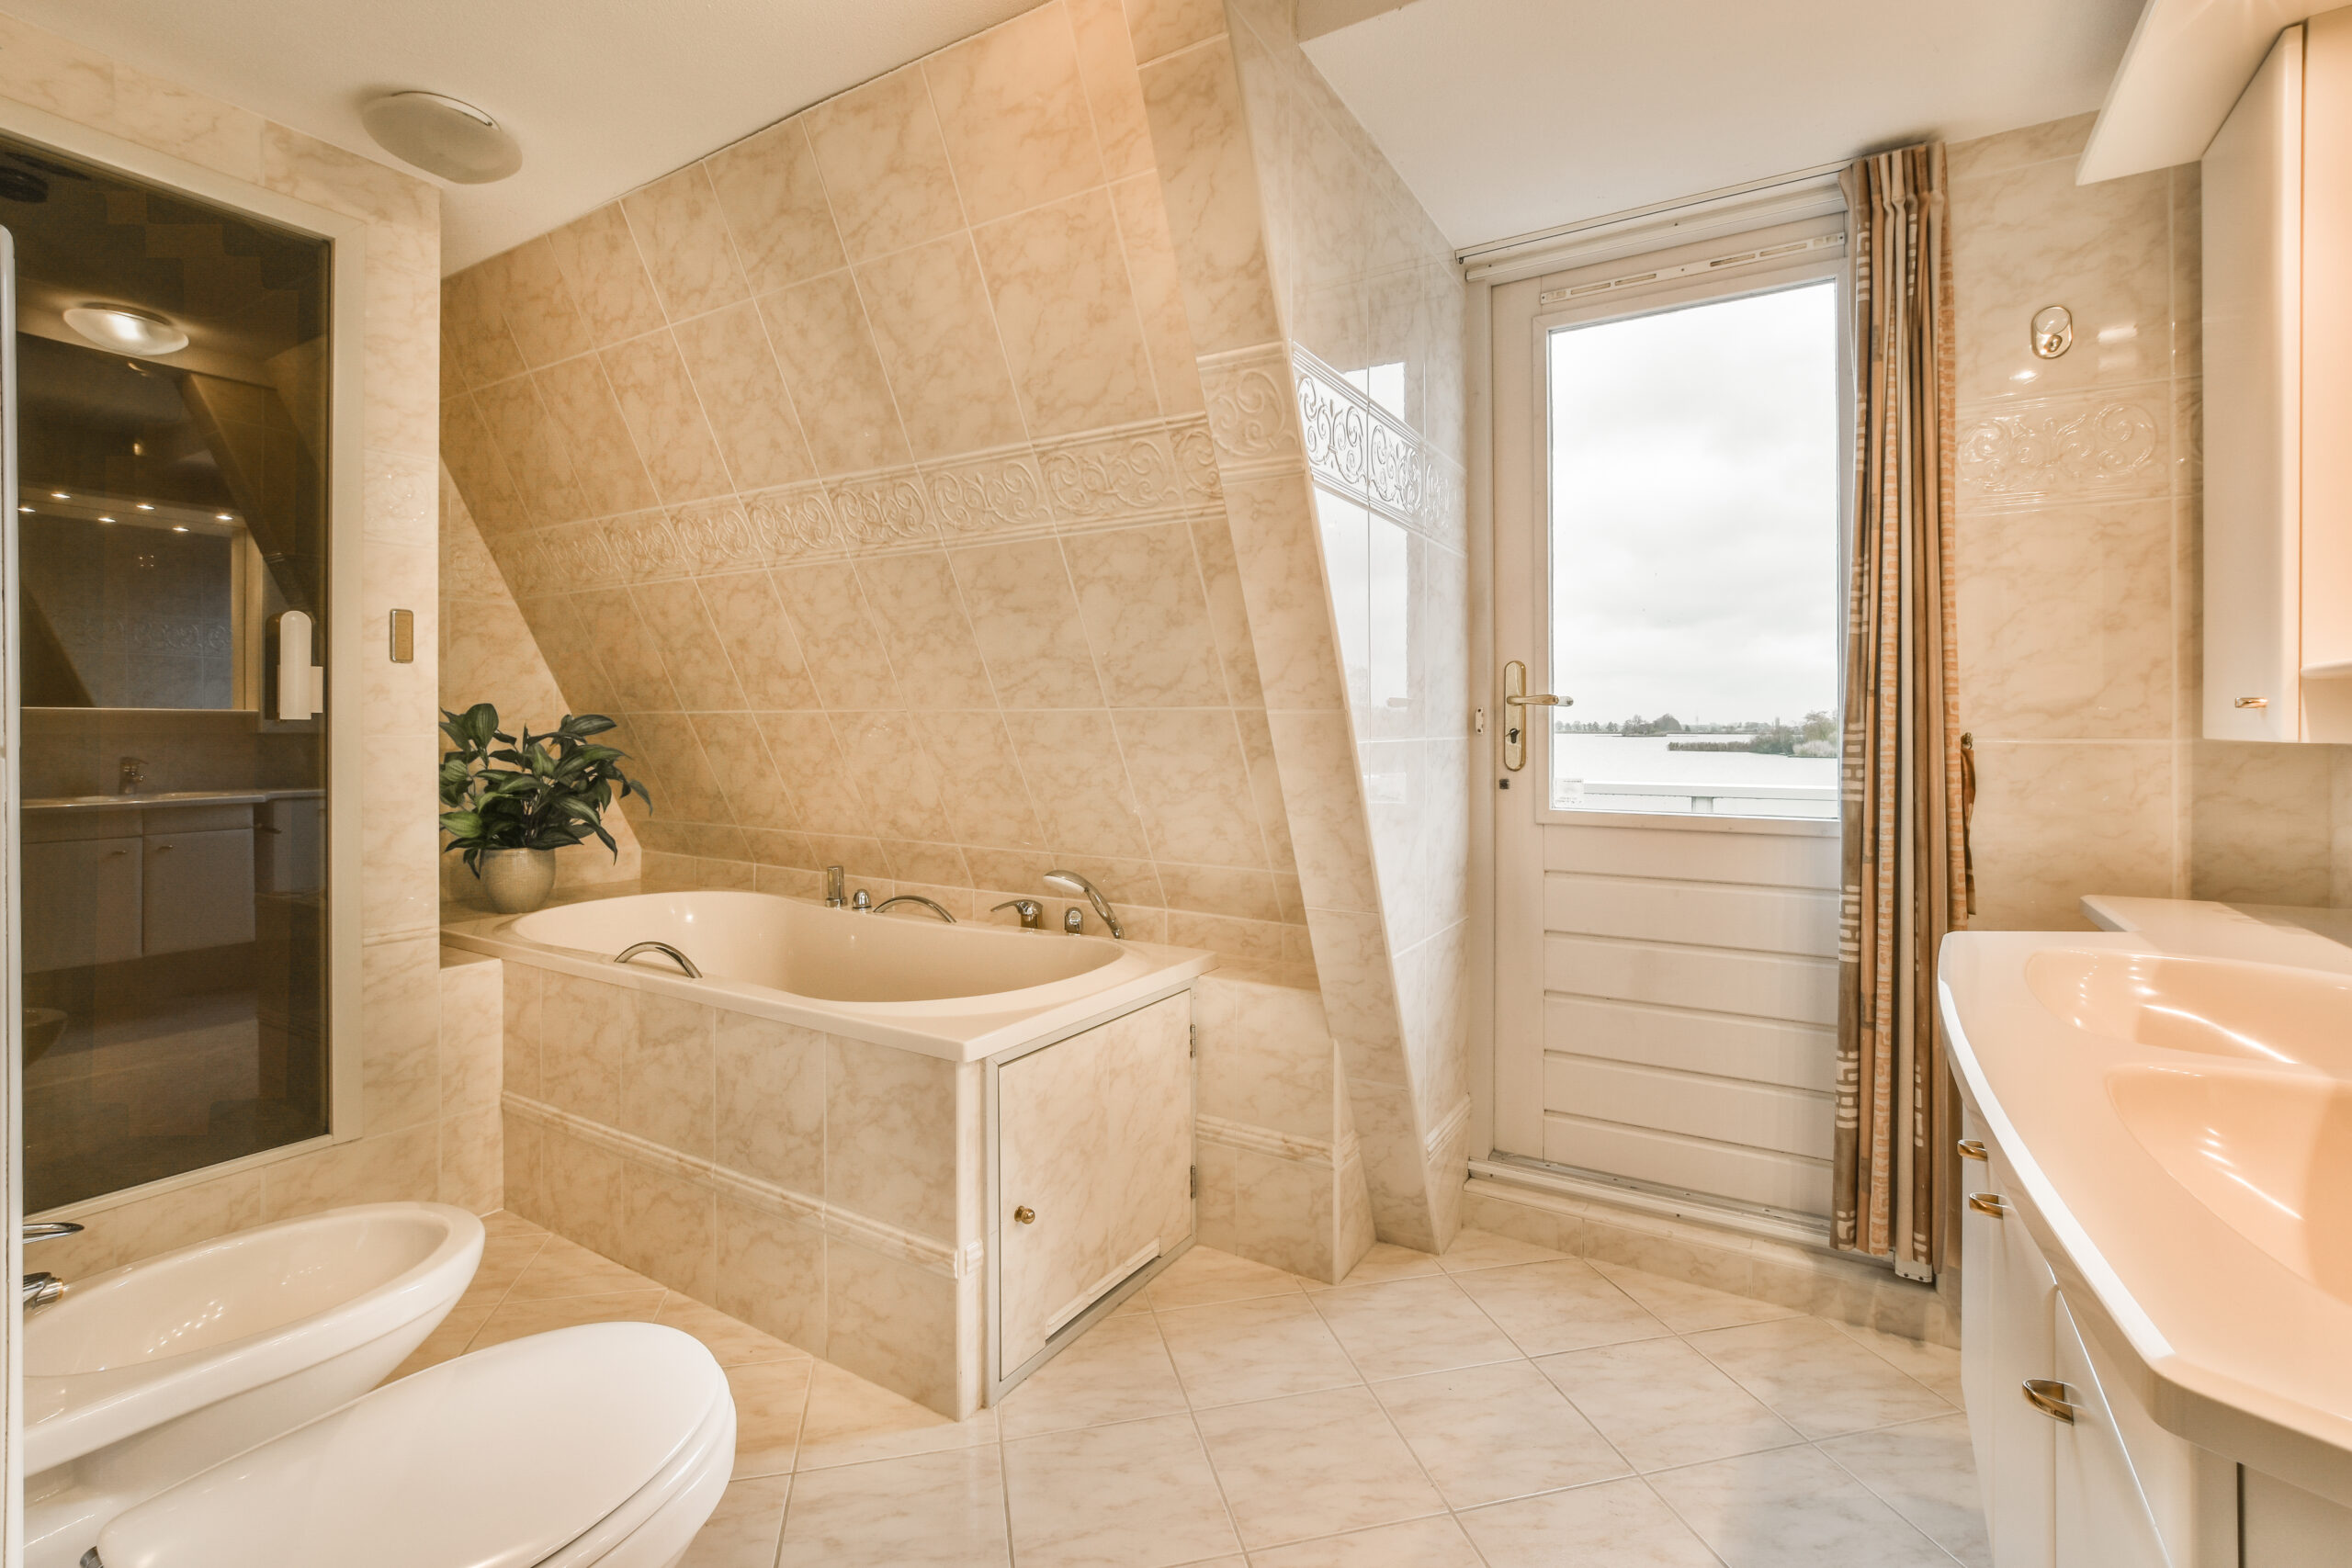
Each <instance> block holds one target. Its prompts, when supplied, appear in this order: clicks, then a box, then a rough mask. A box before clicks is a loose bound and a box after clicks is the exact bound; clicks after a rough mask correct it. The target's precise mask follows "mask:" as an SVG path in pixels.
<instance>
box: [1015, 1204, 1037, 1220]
mask: <svg viewBox="0 0 2352 1568" xmlns="http://www.w3.org/2000/svg"><path fill="white" fill-rule="evenodd" d="M1012 1218H1013V1220H1014V1222H1015V1223H1017V1224H1024V1225H1034V1224H1036V1223H1037V1211H1036V1210H1035V1209H1033V1208H1031V1207H1030V1206H1029V1205H1028V1204H1026V1203H1023V1204H1022V1205H1021V1207H1019V1208H1018V1209H1015V1210H1013V1211H1012Z"/></svg>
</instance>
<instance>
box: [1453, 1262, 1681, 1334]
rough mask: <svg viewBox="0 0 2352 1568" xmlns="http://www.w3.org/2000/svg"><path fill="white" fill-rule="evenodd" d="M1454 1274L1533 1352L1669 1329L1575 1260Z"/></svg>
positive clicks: (1596, 1273)
mask: <svg viewBox="0 0 2352 1568" xmlns="http://www.w3.org/2000/svg"><path fill="white" fill-rule="evenodd" d="M1452 1278H1453V1280H1454V1281H1455V1283H1457V1284H1459V1285H1460V1286H1461V1287H1462V1289H1463V1290H1464V1292H1468V1294H1469V1296H1470V1299H1471V1300H1472V1301H1475V1302H1476V1303H1478V1304H1479V1305H1480V1306H1481V1307H1483V1308H1485V1309H1486V1313H1487V1316H1488V1317H1491V1318H1493V1319H1494V1320H1495V1322H1496V1323H1497V1324H1498V1325H1500V1326H1501V1328H1502V1331H1503V1332H1504V1333H1506V1334H1508V1335H1510V1337H1511V1338H1512V1339H1513V1340H1515V1341H1517V1343H1518V1345H1519V1348H1521V1349H1522V1350H1524V1351H1526V1352H1527V1353H1528V1354H1529V1355H1531V1356H1544V1355H1550V1354H1552V1353H1553V1352H1555V1351H1558V1350H1582V1349H1585V1348H1588V1347H1589V1346H1593V1345H1615V1344H1619V1343H1622V1342H1623V1341H1624V1340H1628V1339H1650V1338H1655V1337H1657V1336H1659V1335H1661V1334H1664V1333H1665V1332H1666V1331H1667V1328H1666V1325H1664V1324H1662V1323H1660V1322H1659V1321H1658V1320H1657V1318H1655V1317H1653V1316H1652V1315H1650V1314H1648V1313H1647V1312H1645V1311H1644V1310H1643V1309H1642V1307H1641V1306H1640V1304H1639V1303H1636V1302H1635V1301H1634V1299H1633V1298H1632V1297H1631V1296H1628V1295H1627V1294H1626V1293H1625V1292H1623V1291H1621V1290H1619V1289H1618V1288H1617V1287H1616V1286H1614V1285H1612V1284H1611V1283H1610V1282H1609V1281H1608V1280H1605V1279H1603V1278H1602V1277H1601V1276H1600V1274H1599V1273H1598V1272H1596V1271H1595V1270H1594V1269H1592V1268H1591V1266H1590V1265H1589V1264H1587V1263H1584V1262H1582V1261H1580V1260H1578V1259H1576V1258H1564V1259H1562V1260H1561V1261H1559V1262H1557V1263H1515V1264H1511V1265H1510V1266H1508V1267H1505V1268H1501V1269H1474V1270H1472V1271H1471V1272H1469V1273H1466V1274H1456V1275H1453V1276H1452Z"/></svg>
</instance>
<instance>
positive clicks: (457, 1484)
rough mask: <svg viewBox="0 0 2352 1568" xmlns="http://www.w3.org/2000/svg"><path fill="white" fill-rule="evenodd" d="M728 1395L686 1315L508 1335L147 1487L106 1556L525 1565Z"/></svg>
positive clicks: (404, 1565)
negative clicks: (156, 1490) (153, 1492)
mask: <svg viewBox="0 0 2352 1568" xmlns="http://www.w3.org/2000/svg"><path fill="white" fill-rule="evenodd" d="M728 1398H729V1394H728V1391H727V1377H726V1374H725V1373H723V1372H721V1371H719V1370H718V1362H717V1361H716V1360H714V1359H712V1358H711V1354H710V1352H709V1351H708V1350H707V1349H705V1348H703V1347H702V1346H701V1345H700V1344H699V1343H698V1342H696V1341H695V1340H694V1339H693V1338H691V1337H688V1336H686V1335H684V1334H681V1333H679V1332H678V1331H677V1330H676V1329H674V1328H665V1327H662V1326H661V1325H656V1324H650V1323H598V1324H587V1325H582V1326H580V1327H577V1328H560V1329H557V1330H555V1331H554V1332H553V1333H549V1334H539V1335H534V1336H532V1337H529V1338H527V1339H516V1340H511V1341H509V1342H508V1343H506V1344H504V1345H499V1346H494V1347H492V1348H490V1349H487V1350H481V1351H477V1352H475V1353H474V1354H473V1355H470V1356H460V1357H458V1359H456V1360H454V1361H444V1362H443V1363H441V1364H440V1365H439V1366H437V1367H430V1368H427V1369H426V1370H425V1371H421V1372H418V1373H416V1374H415V1375H413V1376H412V1377H407V1378H403V1379H401V1381H400V1382H396V1383H391V1384H389V1385H388V1386H386V1387H383V1388H380V1389H378V1390H376V1391H375V1392H374V1393H368V1394H364V1395H362V1396H361V1397H359V1398H358V1399H356V1400H354V1401H352V1402H351V1403H350V1404H346V1405H344V1406H342V1407H341V1408H340V1409H337V1410H334V1411H330V1412H329V1413H328V1414H326V1415H324V1416H320V1417H319V1418H318V1419H317V1420H315V1421H312V1422H311V1423H310V1424H309V1425H307V1426H303V1427H296V1428H295V1429H294V1430H293V1431H291V1432H288V1433H287V1434H286V1435H285V1436H283V1437H279V1438H272V1439H271V1440H270V1441H268V1442H266V1443H264V1444H263V1445H261V1447H259V1448H256V1449H252V1450H248V1451H246V1452H245V1453H243V1454H240V1455H239V1456H237V1457H236V1458H235V1459H232V1460H229V1461H225V1462H223V1463H221V1464H218V1465H215V1466H214V1467H213V1468H212V1469H210V1470H208V1471H206V1472H204V1473H203V1474H201V1475H198V1476H195V1477H193V1478H192V1479H190V1480H187V1481H184V1482H182V1483H180V1484H179V1485H177V1486H175V1487H173V1488H171V1489H170V1490H169V1491H166V1492H164V1493H162V1494H160V1495H157V1496H154V1497H152V1498H150V1499H148V1500H147V1501H146V1502H144V1503H141V1504H140V1505H139V1506H137V1507H135V1508H130V1509H128V1510H126V1511H125V1512H124V1513H122V1514H120V1515H119V1516H117V1517H116V1518H115V1519H114V1520H113V1522H112V1523H110V1524H108V1525H107V1527H106V1529H104V1530H102V1531H101V1532H100V1533H99V1536H98V1555H99V1557H100V1558H101V1559H102V1560H103V1561H104V1562H105V1563H106V1564H107V1568H318V1565H320V1564H322V1563H334V1564H336V1565H337V1568H527V1565H529V1564H533V1563H537V1562H542V1561H543V1560H545V1559H546V1558H548V1556H550V1555H552V1554H553V1553H554V1552H555V1551H558V1550H559V1549H560V1548H561V1547H562V1546H564V1545H565V1544H567V1543H568V1542H570V1541H571V1540H575V1539H577V1538H578V1537H579V1536H580V1535H581V1534H582V1532H584V1531H586V1530H588V1529H591V1528H592V1527H594V1525H595V1524H596V1522H597V1521H598V1520H600V1519H602V1518H604V1517H605V1516H606V1515H607V1514H610V1513H611V1512H612V1511H613V1510H614V1509H616V1508H617V1507H619V1506H621V1505H622V1504H624V1503H626V1502H628V1500H629V1499H630V1498H631V1497H632V1496H634V1495H636V1494H637V1493H638V1492H639V1491H641V1490H642V1489H643V1488H644V1487H645V1486H646V1485H647V1484H648V1483H650V1482H652V1481H653V1480H654V1478H655V1477H656V1476H657V1475H658V1474H660V1473H661V1472H662V1469H663V1467H664V1466H665V1465H668V1464H669V1463H671V1461H673V1460H674V1459H676V1458H677V1457H678V1456H679V1454H680V1453H681V1451H682V1450H684V1449H685V1448H686V1447H687V1446H688V1445H689V1444H690V1443H691V1442H693V1441H694V1440H695V1437H696V1435H697V1434H698V1433H700V1432H701V1431H702V1430H703V1428H704V1427H705V1425H706V1423H707V1421H708V1419H709V1417H710V1416H711V1414H712V1412H713V1411H714V1409H715V1408H716V1407H717V1406H718V1404H719V1403H720V1402H721V1401H724V1400H726V1399H728Z"/></svg>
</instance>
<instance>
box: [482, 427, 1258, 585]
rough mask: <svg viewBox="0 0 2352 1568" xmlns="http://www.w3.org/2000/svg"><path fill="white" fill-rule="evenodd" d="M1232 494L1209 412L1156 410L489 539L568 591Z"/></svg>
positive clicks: (1146, 517)
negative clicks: (1123, 421) (1162, 415)
mask: <svg viewBox="0 0 2352 1568" xmlns="http://www.w3.org/2000/svg"><path fill="white" fill-rule="evenodd" d="M1224 495H1225V491H1224V486H1223V482H1222V480H1221V479H1220V477H1219V474H1218V471H1217V464H1216V453H1215V449H1214V447H1213V445H1212V442H1211V439H1210V434H1209V426H1208V423H1207V422H1206V421H1205V420H1204V419H1198V418H1195V419H1188V420H1165V421H1159V420H1155V421H1151V422H1149V423H1141V424H1133V425H1123V426H1120V427H1117V428H1115V429H1110V430H1100V431H1090V432H1088V433H1086V434H1082V435H1074V436H1067V437H1063V438H1060V439H1057V440H1051V441H1039V442H1033V443H1025V444H1023V445H1022V446H1013V447H1001V448H998V449H996V450H994V451H989V452H978V453H970V454H967V455H965V456H961V457H953V458H948V459H946V460H944V461H941V462H934V463H922V464H910V465H907V466H905V467H901V468H885V469H880V470H877V471H875V472H871V473H864V474H850V475H844V476H842V477H840V478H836V479H816V480H811V481H809V482H808V483H805V484H797V485H787V486H784V487H782V488H780V489H776V490H769V491H754V492H752V493H751V494H748V495H736V496H720V497H716V498H714V499H712V500H709V501H701V502H689V503H687V504H685V505H683V506H673V507H655V508H650V509H649V510H646V511H642V512H630V513H621V514H619V515H617V516H611V517H599V518H593V519H590V520H587V521H584V522H578V523H562V524H557V525H553V526H551V527H544V528H537V529H532V530H528V531H525V532H516V533H509V534H503V535H500V536H497V537H495V538H493V539H492V540H490V541H489V543H490V547H491V551H492V554H493V555H494V556H496V557H497V558H498V562H499V566H500V568H501V569H502V570H503V571H504V572H505V573H506V576H507V580H508V581H509V582H510V584H512V586H513V587H514V588H515V591H516V592H518V593H524V594H532V595H537V594H547V593H568V592H581V591H582V590H585V589H594V588H613V587H619V586H622V585H624V584H634V583H643V582H657V581H662V580H664V579H667V578H674V577H688V576H705V575H708V574H711V573H716V572H726V571H739V570H746V569H749V568H752V567H759V566H781V565H787V564H792V563H796V562H800V561H815V560H833V559H842V558H854V557H857V556H862V555H874V554H879V553H883V552H888V551H893V550H905V549H919V548H922V547H933V548H937V547H941V546H944V545H953V544H960V543H966V542H969V541H974V540H981V539H1015V538H1024V537H1033V536H1040V535H1047V534H1054V533H1059V532H1065V531H1074V530H1080V529H1091V528H1103V527H1116V526H1121V525H1132V524H1142V523H1156V522H1168V521H1173V520H1177V519H1183V518H1193V517H1199V516H1204V515H1214V514H1215V513H1216V512H1217V511H1218V510H1219V509H1220V508H1221V507H1222V505H1223V503H1224Z"/></svg>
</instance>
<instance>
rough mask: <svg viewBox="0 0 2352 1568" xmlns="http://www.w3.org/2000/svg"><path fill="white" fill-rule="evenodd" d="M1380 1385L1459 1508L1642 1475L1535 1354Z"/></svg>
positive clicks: (1424, 1464) (1384, 1400) (1377, 1390)
mask: <svg viewBox="0 0 2352 1568" xmlns="http://www.w3.org/2000/svg"><path fill="white" fill-rule="evenodd" d="M1372 1392H1373V1393H1374V1394H1376V1395H1377V1396H1378V1397H1379V1399H1380V1403H1381V1404H1383V1405H1385V1406H1386V1407H1387V1410H1388V1416H1389V1419H1390V1420H1392V1421H1394V1422H1396V1424H1397V1430H1398V1431H1399V1432H1401V1433H1403V1434H1404V1437H1405V1441H1406V1443H1407V1444H1408V1445H1409V1446H1410V1447H1411V1449H1412V1450H1413V1457H1414V1458H1415V1459H1418V1460H1419V1461H1421V1468H1422V1469H1424V1470H1426V1471H1428V1472H1429V1475H1430V1480H1431V1481H1433V1482H1435V1483H1437V1489H1438V1491H1439V1492H1441V1493H1442V1494H1443V1495H1444V1496H1445V1500H1446V1502H1447V1503H1448V1504H1449V1505H1450V1506H1453V1507H1456V1508H1468V1507H1475V1506H1477V1505H1479V1504H1481V1503H1498V1502H1501V1501H1502V1500H1503V1499H1504V1498H1506V1497H1521V1496H1525V1495H1528V1494H1529V1493H1532V1492H1551V1491H1555V1490H1557V1489H1558V1488H1560V1487H1563V1486H1582V1485H1585V1484H1587V1483H1590V1482H1595V1481H1607V1480H1611V1479H1613V1478H1615V1477H1618V1476H1622V1475H1630V1474H1632V1473H1633V1471H1632V1467H1630V1466H1629V1465H1627V1464H1626V1462H1625V1461H1624V1460H1623V1458H1621V1457H1620V1456H1619V1455H1618V1452H1617V1450H1615V1449H1613V1448H1611V1447H1610V1445H1609V1442H1608V1440H1607V1439H1606V1438H1602V1437H1601V1435H1600V1433H1599V1432H1598V1431H1596V1430H1594V1428H1593V1425H1592V1423H1591V1422H1589V1421H1588V1420H1586V1419H1585V1418H1584V1416H1582V1415H1581V1414H1579V1413H1578V1412H1577V1408H1576V1406H1575V1405H1573V1404H1569V1403H1568V1401H1567V1398H1566V1395H1564V1394H1562V1393H1560V1391H1559V1390H1558V1389H1556V1388H1555V1387H1553V1386H1552V1383H1551V1380H1549V1379H1548V1378H1546V1377H1544V1374H1543V1373H1542V1372H1539V1371H1536V1370H1535V1368H1534V1367H1533V1366H1532V1365H1531V1364H1529V1363H1528V1362H1526V1361H1505V1362H1502V1363H1501V1364H1499V1365H1497V1366H1489V1367H1464V1368H1461V1369H1459V1370H1457V1371H1446V1372H1430V1373H1429V1374H1427V1375H1426V1376H1422V1377H1417V1378H1404V1379H1400V1380H1398V1381H1397V1382H1382V1383H1374V1385H1373V1388H1372Z"/></svg>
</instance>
